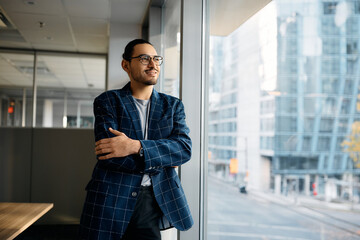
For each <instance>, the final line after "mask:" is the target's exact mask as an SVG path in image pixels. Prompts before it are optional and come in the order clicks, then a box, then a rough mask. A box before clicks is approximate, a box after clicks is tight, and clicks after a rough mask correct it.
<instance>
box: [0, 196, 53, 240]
mask: <svg viewBox="0 0 360 240" xmlns="http://www.w3.org/2000/svg"><path fill="white" fill-rule="evenodd" d="M53 206H54V204H53V203H10V202H0V239H1V240H3V239H14V238H15V237H16V236H17V235H19V234H20V233H21V232H23V231H24V230H25V229H26V228H28V227H29V226H30V225H31V224H33V223H34V222H35V221H36V220H38V219H39V218H40V217H41V216H43V215H44V214H45V213H47V212H48V211H49V210H50V209H51V208H52V207H53Z"/></svg>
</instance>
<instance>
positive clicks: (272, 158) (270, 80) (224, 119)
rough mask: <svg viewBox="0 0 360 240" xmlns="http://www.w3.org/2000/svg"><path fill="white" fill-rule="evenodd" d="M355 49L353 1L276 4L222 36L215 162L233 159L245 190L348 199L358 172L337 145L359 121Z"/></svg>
mask: <svg viewBox="0 0 360 240" xmlns="http://www.w3.org/2000/svg"><path fill="white" fill-rule="evenodd" d="M359 48H360V1H359V0H356V1H354V0H348V1H325V0H318V1H304V0H303V1H293V0H276V1H273V2H272V3H270V4H269V5H268V6H267V7H265V8H264V9H263V10H261V11H260V12H259V13H257V14H256V15H255V16H254V17H253V18H251V19H250V20H249V21H247V22H246V23H245V24H243V25H242V26H241V27H240V28H238V29H237V30H236V31H234V32H233V33H232V34H230V35H229V36H227V37H225V38H224V39H223V44H222V52H223V59H224V60H223V61H222V63H223V64H224V65H223V67H224V69H225V70H224V72H223V74H222V76H221V77H219V78H218V81H221V82H222V87H221V90H220V91H219V93H218V95H219V96H220V97H219V101H217V103H213V104H212V105H210V127H209V129H210V133H209V149H210V151H211V157H212V162H213V163H214V166H215V165H220V166H224V167H225V166H227V165H228V164H229V161H230V160H229V159H230V158H237V159H238V161H239V172H240V173H242V174H243V173H244V172H245V173H247V174H248V175H249V176H248V177H249V178H248V179H249V184H250V186H253V187H256V188H266V186H271V188H274V189H275V191H276V192H278V193H280V192H283V193H287V192H289V191H297V192H303V193H306V194H310V190H311V189H313V188H314V187H315V189H316V193H317V194H320V195H324V196H327V197H329V198H336V197H343V196H349V195H350V196H351V195H352V194H353V187H354V186H357V185H356V184H355V185H354V184H353V182H359V180H358V176H359V173H360V171H359V170H358V169H356V167H355V166H354V164H353V160H352V159H351V158H350V157H349V154H348V153H347V152H345V151H344V145H343V144H342V143H343V142H344V140H346V139H347V138H348V136H349V135H350V134H351V131H352V124H353V123H354V122H356V121H360V114H359V110H360V109H357V101H358V94H359V80H360V62H359V61H360V60H359V57H360V53H359ZM229 50H230V51H229ZM210 101H211V99H210ZM214 106H216V107H214ZM225 126H228V128H226V127H225ZM230 126H231V128H230ZM224 129H228V130H229V133H228V134H227V133H226V132H225V131H224ZM230 129H231V130H230ZM230 137H231V138H232V139H235V140H231V139H230ZM257 140H258V141H257ZM244 153H246V154H245V155H244ZM221 164H222V165H221ZM218 168H219V167H218ZM224 171H225V172H226V171H227V170H224ZM270 176H271V177H270Z"/></svg>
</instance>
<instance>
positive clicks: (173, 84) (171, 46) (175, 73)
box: [160, 0, 181, 97]
mask: <svg viewBox="0 0 360 240" xmlns="http://www.w3.org/2000/svg"><path fill="white" fill-rule="evenodd" d="M162 9H163V17H162V19H163V21H162V22H163V39H164V43H163V53H164V63H163V65H164V66H163V71H164V72H163V80H162V81H161V82H160V84H161V90H162V92H164V93H166V94H169V95H172V96H175V97H179V94H180V92H179V84H180V80H179V79H180V40H181V36H180V14H181V1H173V0H170V1H166V3H165V4H164V6H163V8H162Z"/></svg>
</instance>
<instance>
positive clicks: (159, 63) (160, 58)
mask: <svg viewBox="0 0 360 240" xmlns="http://www.w3.org/2000/svg"><path fill="white" fill-rule="evenodd" d="M153 59H154V62H155V63H156V65H161V64H162V60H163V58H162V57H160V56H156V57H154V58H153Z"/></svg>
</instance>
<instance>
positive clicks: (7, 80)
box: [0, 51, 40, 127]
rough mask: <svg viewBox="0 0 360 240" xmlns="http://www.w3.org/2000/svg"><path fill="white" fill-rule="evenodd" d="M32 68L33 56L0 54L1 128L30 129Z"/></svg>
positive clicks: (20, 53)
mask: <svg viewBox="0 0 360 240" xmlns="http://www.w3.org/2000/svg"><path fill="white" fill-rule="evenodd" d="M33 68H34V56H33V55H32V54H30V53H22V52H15V51H12V52H0V126H1V127H31V125H32V115H33ZM39 70H40V69H39Z"/></svg>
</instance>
